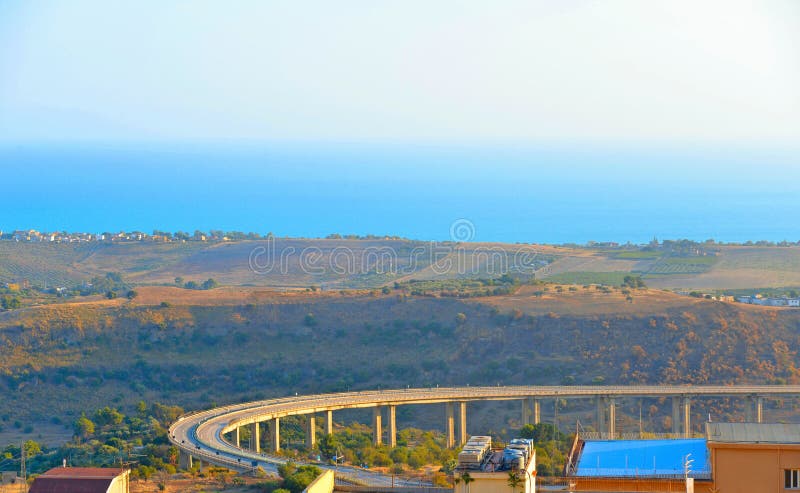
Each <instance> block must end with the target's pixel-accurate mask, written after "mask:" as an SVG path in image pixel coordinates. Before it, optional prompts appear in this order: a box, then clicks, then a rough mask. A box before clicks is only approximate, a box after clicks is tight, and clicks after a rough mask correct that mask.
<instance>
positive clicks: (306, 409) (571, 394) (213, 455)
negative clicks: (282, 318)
mask: <svg viewBox="0 0 800 493" xmlns="http://www.w3.org/2000/svg"><path fill="white" fill-rule="evenodd" d="M753 395H758V396H764V397H769V396H789V395H800V385H741V386H725V385H703V386H699V385H695V386H692V385H671V386H652V385H633V386H514V387H455V388H438V387H434V388H427V389H399V390H383V391H363V392H347V393H338V394H319V395H310V396H293V397H285V398H279V399H270V400H265V401H257V402H248V403H243V404H236V405H231V406H224V407H219V408H215V409H210V410H207V411H200V412H196V413H192V414H188V415H185V416H183V417H181V418H180V419H179V420H178V421H177V422H175V423H174V424H173V425H172V426H171V427H170V431H169V435H170V440H171V441H172V442H173V443H175V444H176V445H177V446H178V447H179V448H181V450H182V451H184V452H187V453H189V454H190V455H192V456H194V457H197V458H202V459H203V460H207V461H208V462H211V463H214V464H218V465H222V466H226V467H231V468H234V469H239V470H243V471H244V470H249V469H251V468H252V463H253V461H255V463H256V464H257V465H258V466H260V467H262V468H263V469H264V470H266V471H273V472H274V471H276V469H277V465H278V464H280V463H282V462H284V461H285V459H283V458H280V457H276V456H269V455H264V454H255V453H253V452H250V451H247V450H243V449H240V448H237V447H235V446H233V445H232V444H230V443H228V442H227V441H225V440H224V439H223V438H222V435H223V434H225V433H227V432H229V431H232V430H234V429H235V428H236V427H240V426H244V425H247V424H250V423H255V422H261V421H266V420H270V419H273V418H280V417H284V416H292V415H299V414H310V413H318V412H324V411H335V410H339V409H352V408H365V407H375V406H388V405H403V404H435V403H442V402H458V401H476V400H514V399H523V398H526V397H539V398H591V397H598V396H600V397H623V396H641V397H670V396H686V397H698V396H753ZM321 467H326V468H333V466H324V465H323V466H321ZM338 470H339V472H340V475H344V476H350V475H352V477H353V478H356V479H357V480H359V481H366V482H368V483H369V484H370V485H390V484H391V481H392V478H391V477H388V476H382V475H380V474H377V473H373V472H371V471H365V470H362V469H358V468H351V467H345V468H343V467H339V468H338Z"/></svg>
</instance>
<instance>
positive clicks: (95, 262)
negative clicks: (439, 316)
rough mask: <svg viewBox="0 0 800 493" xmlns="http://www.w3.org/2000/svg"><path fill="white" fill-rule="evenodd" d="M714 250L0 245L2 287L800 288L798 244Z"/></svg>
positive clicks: (328, 243)
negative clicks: (109, 276)
mask: <svg viewBox="0 0 800 493" xmlns="http://www.w3.org/2000/svg"><path fill="white" fill-rule="evenodd" d="M712 253H713V254H709V255H691V254H682V253H681V254H675V253H674V252H672V253H670V252H666V251H664V250H648V249H647V248H634V247H630V248H624V247H618V248H566V247H556V246H548V245H527V244H520V245H517V244H495V243H430V242H422V241H410V240H347V239H323V240H304V239H280V238H278V239H275V240H274V241H268V240H259V241H234V242H225V243H204V242H194V241H189V242H185V243H179V242H173V243H157V242H128V243H114V244H111V243H101V242H94V243H66V244H54V243H23V242H20V243H17V242H14V241H0V284H2V283H6V282H11V283H26V284H30V285H33V286H38V287H45V286H47V287H50V288H52V287H71V286H75V285H78V284H80V283H84V282H87V281H89V280H90V279H92V278H93V277H95V276H102V275H104V274H106V273H108V272H120V273H122V274H123V276H124V278H125V280H126V281H128V282H130V283H133V284H135V285H174V283H175V278H177V277H180V278H183V279H185V280H187V281H188V280H195V281H203V280H205V279H208V278H214V279H216V280H217V281H218V282H220V283H221V284H223V285H228V286H265V287H276V288H306V287H309V286H316V287H320V288H322V289H334V290H338V289H343V288H375V287H380V286H384V285H391V284H393V283H394V282H396V281H400V282H402V281H409V280H413V279H427V280H442V279H463V278H480V277H483V278H492V277H497V276H499V275H501V274H503V273H506V272H508V273H511V274H512V275H517V276H521V277H523V278H530V277H532V276H535V277H536V278H537V279H545V280H549V281H553V282H560V283H576V284H591V283H605V284H619V283H620V282H621V281H622V278H623V277H624V276H625V275H630V274H632V273H633V274H637V275H641V276H642V277H643V278H644V279H645V281H646V282H647V284H648V285H649V286H651V287H657V288H668V289H686V290H692V289H699V290H726V289H757V288H780V287H799V286H800V247H797V246H787V247H778V246H715V247H714V248H713V252H712Z"/></svg>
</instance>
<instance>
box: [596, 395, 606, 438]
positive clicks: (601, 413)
mask: <svg viewBox="0 0 800 493" xmlns="http://www.w3.org/2000/svg"><path fill="white" fill-rule="evenodd" d="M595 400H596V401H597V423H596V426H595V428H596V429H597V432H598V433H603V432H604V431H605V429H606V409H605V406H604V405H603V397H602V396H599V395H598V396H596V397H595Z"/></svg>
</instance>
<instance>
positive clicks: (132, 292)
mask: <svg viewBox="0 0 800 493" xmlns="http://www.w3.org/2000/svg"><path fill="white" fill-rule="evenodd" d="M125 296H127V297H128V299H129V300H132V299H134V298H136V297H137V296H139V293H137V292H136V291H134V290H133V289H131V290H130V291H128V293H127V294H126V295H125Z"/></svg>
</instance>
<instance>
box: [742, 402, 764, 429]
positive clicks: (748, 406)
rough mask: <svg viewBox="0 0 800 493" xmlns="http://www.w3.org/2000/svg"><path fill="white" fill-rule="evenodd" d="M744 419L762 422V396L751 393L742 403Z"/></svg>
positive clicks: (750, 421) (751, 421) (749, 421)
mask: <svg viewBox="0 0 800 493" xmlns="http://www.w3.org/2000/svg"><path fill="white" fill-rule="evenodd" d="M744 412H745V417H744V420H745V421H746V422H748V423H753V422H755V423H762V422H763V419H764V398H763V397H761V396H758V395H751V396H749V397H748V398H747V400H746V402H745V405H744Z"/></svg>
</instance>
